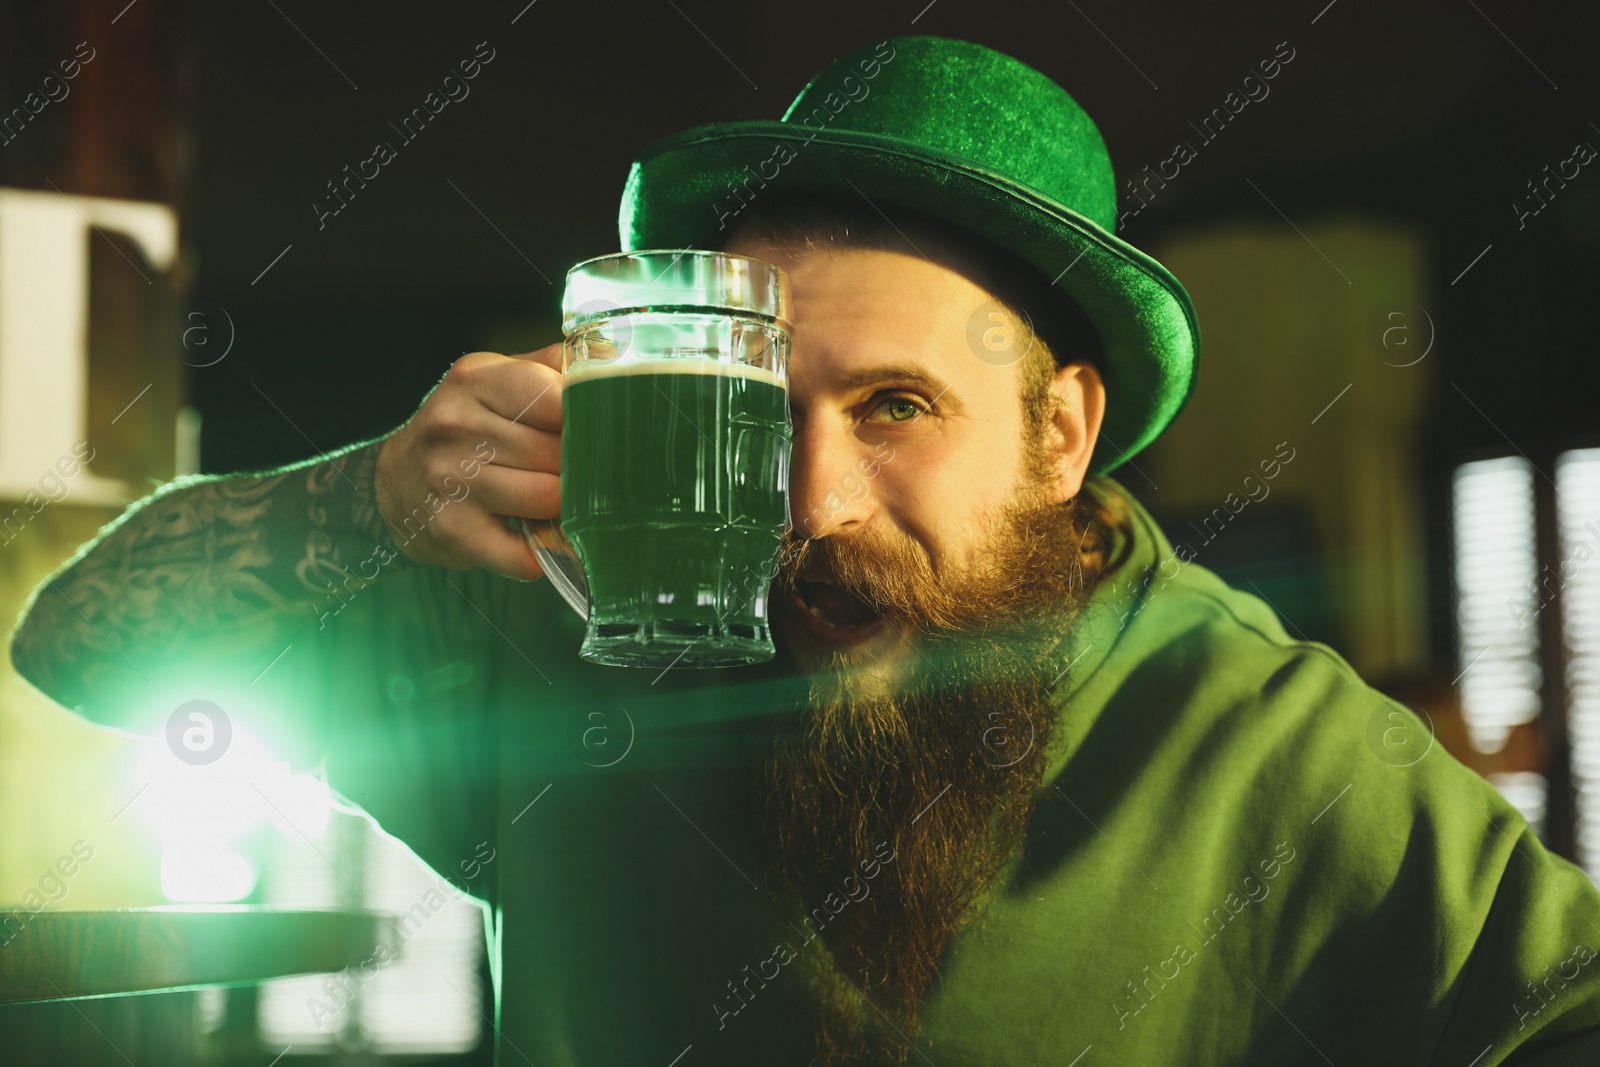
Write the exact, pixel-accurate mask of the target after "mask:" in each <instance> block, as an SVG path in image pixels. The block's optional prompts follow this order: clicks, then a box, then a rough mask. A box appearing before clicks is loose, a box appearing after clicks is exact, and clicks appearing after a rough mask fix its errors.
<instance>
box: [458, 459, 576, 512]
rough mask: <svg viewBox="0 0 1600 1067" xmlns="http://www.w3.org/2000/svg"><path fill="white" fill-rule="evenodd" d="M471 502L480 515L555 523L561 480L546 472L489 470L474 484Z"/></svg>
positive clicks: (495, 468) (558, 507)
mask: <svg viewBox="0 0 1600 1067" xmlns="http://www.w3.org/2000/svg"><path fill="white" fill-rule="evenodd" d="M469 499H470V500H471V502H472V503H473V504H475V505H476V508H475V509H474V510H475V511H479V512H483V511H487V512H490V513H491V514H493V515H521V516H525V517H527V518H530V519H553V518H555V517H556V516H557V515H560V514H561V478H560V475H557V474H549V473H545V472H544V471H529V470H517V469H516V468H514V467H502V466H499V465H498V464H496V465H494V466H486V467H484V468H483V469H482V470H481V471H479V472H478V476H477V477H476V478H474V479H473V480H472V492H471V495H470V497H469ZM474 518H475V520H476V518H477V517H476V516H475V517H474Z"/></svg>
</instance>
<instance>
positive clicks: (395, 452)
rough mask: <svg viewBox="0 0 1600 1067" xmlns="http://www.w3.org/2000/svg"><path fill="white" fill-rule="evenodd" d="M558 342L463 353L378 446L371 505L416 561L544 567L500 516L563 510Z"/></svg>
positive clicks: (532, 570)
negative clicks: (506, 352)
mask: <svg viewBox="0 0 1600 1067" xmlns="http://www.w3.org/2000/svg"><path fill="white" fill-rule="evenodd" d="M560 472H561V345H560V344H559V343H557V344H553V345H550V346H548V347H546V348H541V349H540V350H539V351H537V352H528V353H524V354H522V355H516V356H503V355H499V354H498V353H494V352H470V353H468V354H467V355H464V356H462V357H461V358H460V359H458V360H456V361H455V363H454V364H453V365H452V366H451V368H450V370H449V372H448V373H446V374H445V376H444V380H443V381H441V382H440V383H439V384H438V385H437V386H435V387H434V389H433V391H432V392H431V393H429V394H428V396H427V397H426V398H425V399H424V400H423V401H422V406H421V407H420V408H418V409H417V413H416V414H415V415H413V416H412V417H411V419H410V421H408V422H407V423H406V424H405V425H404V426H401V427H400V428H399V429H398V430H396V431H394V433H392V434H390V435H389V437H388V438H387V439H386V440H385V441H384V442H383V446H382V448H381V449H380V451H379V453H378V463H377V474H376V495H377V502H378V510H379V512H380V513H381V514H382V516H383V520H384V521H385V522H386V523H387V524H388V526H389V530H390V534H391V536H392V537H393V538H394V541H395V544H396V545H398V546H399V548H400V550H401V551H402V552H404V553H405V554H406V555H407V556H408V557H410V558H411V559H413V560H416V561H417V562H418V563H429V564H433V565H435V566H440V567H448V568H451V569H453V570H471V569H472V568H475V567H483V568H485V569H487V570H491V571H494V572H495V573H496V574H503V575H505V576H506V577H508V578H518V579H521V580H524V581H530V580H532V579H534V578H538V577H540V576H541V575H542V574H543V571H542V570H541V568H540V567H539V563H538V560H536V559H535V558H534V555H533V552H532V550H531V549H529V548H528V544H527V542H526V541H525V540H523V537H522V534H521V533H520V532H517V531H515V530H512V529H511V528H509V527H508V525H507V523H506V517H507V516H521V517H524V518H530V519H547V518H555V517H557V516H559V515H560V514H561V480H560Z"/></svg>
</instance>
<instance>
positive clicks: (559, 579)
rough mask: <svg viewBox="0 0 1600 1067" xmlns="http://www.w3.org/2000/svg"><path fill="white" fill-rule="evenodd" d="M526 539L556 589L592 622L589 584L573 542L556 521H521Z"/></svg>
mask: <svg viewBox="0 0 1600 1067" xmlns="http://www.w3.org/2000/svg"><path fill="white" fill-rule="evenodd" d="M517 523H518V525H519V526H521V527H522V536H523V538H524V539H525V540H526V541H527V542H528V547H529V548H531V549H533V555H534V558H535V559H537V560H538V561H539V566H540V567H542V568H543V569H544V573H545V577H546V578H548V579H549V580H550V581H551V582H552V583H553V584H554V585H555V587H556V591H557V592H559V593H560V594H561V597H562V599H563V600H565V601H566V602H567V603H568V604H570V605H571V606H572V610H573V611H576V612H577V613H578V618H580V619H583V620H584V621H585V622H587V621H588V619H589V583H588V581H587V580H586V579H585V578H584V576H583V567H582V566H581V565H580V564H579V563H578V554H577V553H576V552H574V551H573V549H572V543H571V542H569V541H568V540H567V538H566V536H565V535H564V534H563V533H562V532H561V527H560V526H558V525H557V524H556V520H554V519H523V518H519V519H517Z"/></svg>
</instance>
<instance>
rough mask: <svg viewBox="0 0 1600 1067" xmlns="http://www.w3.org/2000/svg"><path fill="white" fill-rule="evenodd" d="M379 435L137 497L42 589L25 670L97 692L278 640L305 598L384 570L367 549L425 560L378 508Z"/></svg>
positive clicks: (51, 688)
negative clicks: (364, 567) (330, 451)
mask: <svg viewBox="0 0 1600 1067" xmlns="http://www.w3.org/2000/svg"><path fill="white" fill-rule="evenodd" d="M382 443H383V442H382V439H379V440H376V441H370V442H366V443H364V444H359V445H354V446H352V447H350V448H349V449H346V450H344V451H343V452H340V453H336V454H334V455H332V456H331V457H322V458H319V459H317V460H310V461H306V462H302V463H299V464H295V465H293V466H290V467H286V468H283V469H281V470H278V471H275V472H269V473H266V474H260V475H250V474H236V475H229V476H225V477H186V478H180V479H178V480H176V481H174V482H172V483H170V484H168V485H166V486H164V487H162V488H161V489H160V490H158V491H156V492H155V493H153V494H151V495H150V496H148V497H146V498H145V499H144V500H141V501H139V502H138V503H136V504H134V505H133V506H132V507H130V508H129V509H128V510H127V511H126V512H125V513H123V515H122V516H121V517H119V518H118V519H117V520H116V522H114V523H112V524H111V525H110V526H108V527H106V529H105V530H103V531H102V532H101V534H100V536H98V537H97V538H95V540H93V541H91V542H89V543H88V544H87V545H85V546H83V548H81V549H79V551H78V552H77V554H76V555H75V556H74V557H73V558H72V559H71V560H70V561H68V562H67V564H66V565H65V566H63V567H62V568H61V570H59V571H58V572H57V573H56V574H54V575H52V576H51V578H50V579H49V580H47V581H46V582H45V583H44V585H42V586H40V587H39V588H38V589H36V590H35V591H34V593H33V595H32V597H31V598H30V600H29V603H28V606H27V607H26V608H24V609H23V615H22V620H21V624H20V625H19V626H18V628H17V631H16V634H15V636H14V637H13V638H12V645H11V658H12V662H13V664H14V666H15V667H16V669H17V671H18V673H20V674H21V675H22V676H23V677H25V678H27V679H28V680H29V681H30V682H32V683H33V684H34V685H36V686H38V687H39V688H40V689H41V690H43V691H44V692H45V693H47V694H49V695H50V696H51V697H53V698H54V699H56V700H58V701H60V702H61V703H63V704H66V705H67V706H69V707H73V706H80V705H89V704H95V703H99V702H102V701H105V700H107V699H110V698H112V697H113V696H114V695H115V694H118V693H122V694H126V693H127V692H129V682H130V680H132V681H135V682H137V681H138V680H139V679H140V678H143V679H144V680H145V681H148V680H149V677H148V675H149V674H150V673H153V672H155V671H158V670H161V669H163V668H164V667H166V666H169V665H181V664H182V662H183V661H184V660H185V659H190V660H191V662H192V657H195V656H198V655H206V656H208V657H209V656H219V655H235V654H237V655H241V656H242V657H244V658H249V657H250V655H251V654H252V653H255V654H259V653H260V652H262V651H267V650H269V649H271V648H272V646H274V645H278V644H279V643H280V642H281V641H283V640H287V638H286V637H285V636H284V635H286V634H288V633H289V632H290V631H291V630H296V629H299V628H301V627H303V626H304V624H305V623H306V622H307V621H308V618H309V616H308V615H302V614H301V612H304V611H305V606H306V605H308V604H315V603H316V602H319V601H320V602H323V603H326V602H328V597H329V594H330V592H332V593H334V595H335V596H337V595H338V592H337V589H338V588H339V586H342V587H343V588H344V589H347V590H348V589H351V588H360V587H361V586H364V585H365V584H366V583H367V582H369V581H371V580H373V579H374V578H376V577H377V574H376V572H374V573H372V574H370V575H369V574H366V573H365V572H363V573H362V574H359V575H357V574H355V573H353V572H352V571H350V570H349V567H350V566H351V565H354V564H356V563H357V562H358V561H370V560H371V559H373V558H374V557H375V556H376V557H378V558H382V559H383V561H384V562H385V563H386V564H388V565H387V566H385V567H384V568H383V571H384V572H385V573H388V574H395V573H399V572H400V571H403V570H410V569H414V568H416V567H418V566H419V564H417V563H415V562H413V561H412V560H410V559H409V558H408V557H406V556H405V555H404V554H403V553H401V552H400V551H399V548H398V547H397V546H396V545H395V543H394V540H393V539H392V537H391V536H390V531H389V530H388V528H387V526H386V524H385V523H384V521H383V519H382V516H381V515H380V514H379V511H378V507H377V501H376V497H375V482H376V471H377V456H378V449H379V448H380V447H381V446H382ZM351 582H354V583H355V585H354V586H353V587H352V586H351V585H350V584H349V583H351ZM336 583H338V584H337V585H336ZM268 656H269V658H270V652H268ZM265 662H266V661H265V660H262V663H263V664H265Z"/></svg>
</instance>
